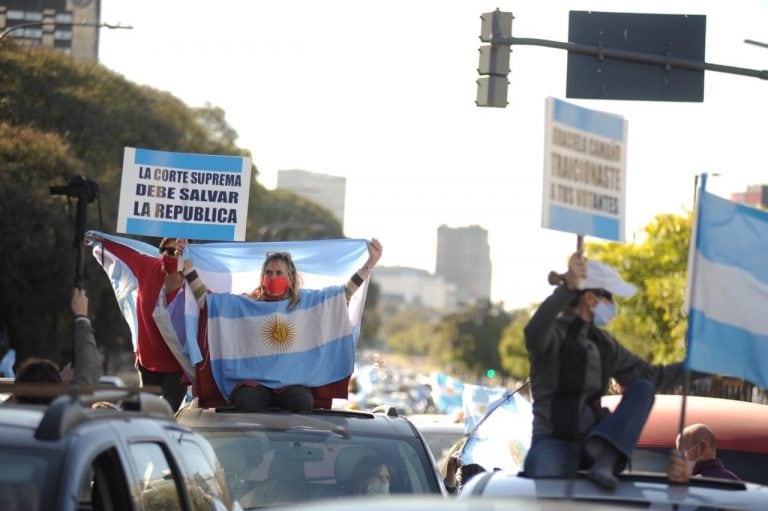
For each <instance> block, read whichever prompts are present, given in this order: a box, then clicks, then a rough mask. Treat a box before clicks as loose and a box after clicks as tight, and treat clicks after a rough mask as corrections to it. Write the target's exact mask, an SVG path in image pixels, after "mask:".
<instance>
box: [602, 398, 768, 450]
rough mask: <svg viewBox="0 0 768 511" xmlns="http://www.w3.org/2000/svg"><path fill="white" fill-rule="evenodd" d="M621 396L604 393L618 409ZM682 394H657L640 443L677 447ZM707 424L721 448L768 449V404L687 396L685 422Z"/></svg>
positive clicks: (609, 404)
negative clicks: (676, 440)
mask: <svg viewBox="0 0 768 511" xmlns="http://www.w3.org/2000/svg"><path fill="white" fill-rule="evenodd" d="M620 399H621V396H604V397H603V401H602V402H603V406H607V407H608V408H611V409H614V408H615V407H616V405H617V404H618V402H619V400H620ZM681 407H682V396H677V395H663V394H660V395H657V396H656V400H655V402H654V404H653V408H652V410H651V414H650V416H649V417H648V420H647V421H646V423H645V427H644V428H643V431H642V433H641V434H640V439H639V440H638V443H637V445H638V446H640V447H665V448H673V447H674V445H675V439H676V438H677V435H678V433H679V432H680V411H681ZM697 423H703V424H706V425H707V426H708V427H709V428H710V429H711V430H712V432H713V433H714V434H715V437H717V448H718V449H727V450H733V451H743V452H761V453H768V406H766V405H762V404H758V403H750V402H746V401H736V400H733V399H722V398H714V397H703V396H687V398H686V407H685V424H686V425H691V424H697Z"/></svg>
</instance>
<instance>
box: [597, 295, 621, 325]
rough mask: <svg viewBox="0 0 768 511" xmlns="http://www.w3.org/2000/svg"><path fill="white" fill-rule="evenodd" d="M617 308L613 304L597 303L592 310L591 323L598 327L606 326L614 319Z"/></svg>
mask: <svg viewBox="0 0 768 511" xmlns="http://www.w3.org/2000/svg"><path fill="white" fill-rule="evenodd" d="M616 311H617V307H616V304H615V303H605V302H603V301H599V302H597V305H595V307H594V308H593V309H592V322H593V323H594V324H596V325H598V326H603V325H607V324H608V323H610V321H611V320H612V319H613V318H615V317H616Z"/></svg>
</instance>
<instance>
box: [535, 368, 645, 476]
mask: <svg viewBox="0 0 768 511" xmlns="http://www.w3.org/2000/svg"><path fill="white" fill-rule="evenodd" d="M654 393H655V388H654V386H653V384H652V383H651V382H650V381H648V380H636V381H634V382H632V383H631V384H630V385H629V386H627V388H626V389H625V390H624V394H623V395H622V397H621V401H619V404H618V406H617V407H616V410H614V412H613V413H611V414H610V415H608V416H607V417H605V418H604V419H603V420H601V421H600V422H598V423H597V425H595V426H594V427H593V428H592V429H591V430H590V431H589V433H587V436H586V437H585V439H584V441H583V442H570V441H567V440H561V439H559V438H555V437H553V436H550V435H539V436H536V437H534V438H533V439H532V440H531V448H530V449H529V450H528V454H527V455H526V457H525V464H524V466H523V471H524V473H525V475H526V476H528V477H569V476H572V475H575V474H576V472H577V471H578V470H586V469H588V468H589V466H590V465H591V464H592V461H593V459H594V457H595V456H596V455H597V453H598V452H599V448H600V447H601V446H602V442H607V443H609V444H610V445H612V446H613V447H614V448H616V450H617V451H618V452H619V454H620V455H619V456H618V459H617V460H616V465H615V466H614V472H617V473H618V472H621V471H622V470H623V469H624V467H625V466H626V464H627V460H628V459H630V458H631V457H632V453H633V452H634V450H635V445H637V440H638V438H640V432H641V431H642V430H643V426H644V425H645V421H646V419H648V414H650V412H651V407H652V406H653V400H654ZM601 441H602V442H601Z"/></svg>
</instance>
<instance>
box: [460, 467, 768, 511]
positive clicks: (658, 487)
mask: <svg viewBox="0 0 768 511" xmlns="http://www.w3.org/2000/svg"><path fill="white" fill-rule="evenodd" d="M479 497H482V498H488V499H500V498H510V499H511V501H510V502H514V503H515V505H514V509H532V508H533V505H539V504H540V505H542V506H543V505H545V503H547V504H550V503H552V502H560V503H562V504H563V509H571V508H576V506H584V505H585V504H586V505H589V506H591V507H592V509H594V510H601V509H669V510H675V511H686V510H689V511H693V510H702V509H733V510H755V511H757V510H764V509H768V488H766V487H765V486H761V485H756V484H752V483H745V482H741V481H730V480H729V481H726V480H721V479H708V478H693V479H691V481H690V482H689V483H687V484H675V483H670V482H669V481H668V480H667V478H666V475H665V474H651V473H644V474H642V473H627V472H624V473H622V474H620V475H619V482H618V484H617V485H616V488H614V489H613V490H606V489H604V488H602V487H600V486H598V485H596V484H595V483H593V482H592V481H590V480H589V479H587V477H586V472H583V471H582V472H579V473H578V474H577V475H575V476H574V477H571V478H538V479H532V478H528V477H525V476H523V475H522V474H519V473H513V472H506V471H495V472H485V473H482V474H478V475H477V476H475V477H473V478H472V479H470V480H469V481H468V482H467V484H466V485H465V486H464V487H462V490H461V492H460V493H459V495H458V498H459V499H476V498H479ZM526 500H527V504H526V503H525V501H526ZM510 506H511V504H510ZM534 509H539V507H536V508H534Z"/></svg>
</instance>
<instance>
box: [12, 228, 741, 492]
mask: <svg viewBox="0 0 768 511" xmlns="http://www.w3.org/2000/svg"><path fill="white" fill-rule="evenodd" d="M90 241H92V242H93V241H96V242H100V243H103V244H104V247H105V248H106V249H108V250H110V251H111V252H112V253H114V254H116V255H117V256H118V257H120V259H121V260H122V261H124V262H125V263H126V264H127V265H128V266H129V267H130V269H131V271H132V272H133V274H134V275H135V276H136V279H137V282H138V301H137V316H138V317H137V320H138V340H137V344H136V349H135V355H136V368H137V371H138V374H139V378H140V384H141V385H142V386H147V385H155V386H157V387H159V388H160V389H161V392H162V395H163V397H165V399H166V400H167V401H168V403H169V404H170V405H171V407H172V408H173V409H177V408H178V407H179V406H180V404H181V403H182V400H183V399H184V397H185V395H186V394H187V389H188V386H189V385H190V383H191V382H190V381H189V380H188V379H187V378H186V377H185V375H184V371H183V370H182V367H181V365H180V363H179V361H178V359H177V358H178V357H177V356H176V354H174V352H173V350H172V349H171V348H169V346H168V344H167V343H166V341H165V339H164V337H163V333H162V331H161V328H159V326H158V324H157V321H156V318H157V307H158V302H162V303H163V304H165V303H170V302H171V301H173V300H174V298H176V296H177V295H178V294H179V293H180V292H182V290H183V288H184V283H185V281H186V282H187V283H188V285H189V289H190V290H191V292H192V293H193V294H194V297H195V298H196V300H197V302H198V304H199V306H200V309H201V311H203V312H205V309H206V303H207V302H206V298H207V297H209V295H211V294H212V291H211V290H209V289H208V288H207V287H206V285H205V283H203V281H202V279H201V277H200V275H199V273H198V272H197V270H196V269H195V268H194V266H192V263H191V262H190V261H189V260H187V259H184V258H182V254H183V252H184V250H185V248H186V247H187V242H186V240H182V239H175V240H174V239H169V238H163V239H162V240H161V241H160V243H159V245H158V248H159V252H160V254H159V257H151V256H148V255H145V254H142V253H140V252H138V251H136V250H133V249H130V248H127V247H126V246H124V245H121V244H119V243H115V242H113V241H110V240H108V239H102V238H100V237H97V238H94V237H92V238H91V239H90ZM368 252H369V256H368V259H367V262H366V263H365V264H364V265H363V266H362V267H361V268H360V269H359V270H357V271H356V272H355V273H354V274H353V275H352V276H351V277H350V279H349V280H348V282H347V283H346V284H345V285H344V286H338V289H336V290H335V292H338V293H343V296H344V297H345V298H346V300H347V301H349V299H350V298H351V297H352V295H353V294H354V293H355V291H356V290H357V289H358V288H359V287H360V286H361V285H362V284H363V282H364V281H365V280H366V279H368V278H369V277H370V275H371V271H372V270H373V268H374V266H375V265H376V264H377V262H378V261H379V259H380V257H381V254H382V246H381V243H380V242H379V241H378V240H376V239H375V238H374V239H372V240H371V241H370V242H368ZM257 284H258V285H257V286H256V287H255V288H254V289H253V291H252V292H250V293H248V294H247V295H244V297H243V298H244V299H247V300H254V301H263V302H284V303H286V304H287V307H286V311H287V313H288V314H290V313H291V311H294V310H295V309H296V308H297V305H299V304H301V303H302V300H305V301H306V300H311V295H310V293H312V292H314V291H312V290H307V289H304V288H303V287H302V281H301V277H300V272H299V270H298V269H297V268H296V265H295V264H294V262H293V260H292V257H291V254H289V253H286V252H280V253H270V254H268V256H267V257H266V259H265V261H264V263H263V266H262V269H261V275H260V280H259V282H258V283H257ZM636 291H637V289H636V287H635V286H634V285H632V284H630V283H628V282H625V281H624V280H623V279H622V277H621V276H620V275H619V273H618V272H617V271H616V270H615V269H613V268H611V267H609V266H607V265H605V264H602V263H599V262H597V261H592V260H587V259H586V258H585V257H584V255H583V253H582V252H581V251H577V252H576V253H574V254H573V255H572V256H571V257H570V259H569V262H568V270H567V272H566V273H565V274H563V275H562V277H561V279H560V282H559V284H558V285H557V287H556V288H555V290H554V292H553V293H552V294H551V295H550V296H549V297H547V298H546V299H545V300H544V301H543V302H542V304H541V305H540V306H539V307H538V308H537V310H536V311H535V313H534V314H533V315H532V317H531V318H530V320H529V322H528V324H527V325H526V326H525V328H524V338H525V346H526V348H527V350H528V353H529V356H530V361H531V394H532V400H533V412H534V413H533V416H534V419H533V434H532V438H531V446H530V449H529V450H528V453H527V455H526V458H525V463H524V468H523V473H524V475H525V476H527V477H532V478H546V477H572V476H575V475H576V473H577V472H578V471H581V470H584V471H586V473H587V476H588V478H589V479H591V480H592V481H593V482H594V483H595V484H597V485H599V486H601V487H604V488H607V489H612V488H614V487H615V486H616V485H617V483H618V478H617V474H619V473H620V472H621V471H622V470H623V469H624V468H625V467H626V465H627V463H628V461H629V460H630V459H631V456H632V453H633V451H634V449H635V446H636V444H637V440H638V438H639V435H640V432H641V431H642V429H643V426H644V424H645V422H646V419H647V417H648V415H649V413H650V410H651V407H652V405H653V402H654V395H655V394H656V393H657V392H659V391H664V390H666V389H671V388H673V387H675V386H678V385H679V384H681V382H682V381H683V377H684V374H685V373H684V370H683V366H682V363H674V364H668V365H654V364H650V363H649V362H647V361H646V360H644V359H643V358H641V357H639V356H637V355H635V354H633V353H632V352H630V351H628V350H627V349H625V348H624V347H623V346H622V345H621V344H620V343H619V341H618V340H617V339H616V338H614V337H613V336H612V335H611V334H610V333H608V332H607V331H606V330H605V329H604V327H605V325H607V324H608V323H609V322H610V321H611V320H612V319H613V318H614V317H615V315H616V313H617V305H616V301H615V298H614V297H616V296H619V297H630V296H632V295H633V294H634V293H635V292H636ZM71 309H72V313H73V321H74V338H75V364H74V367H67V368H64V369H63V370H62V369H60V368H59V367H58V366H57V365H56V364H55V363H54V362H53V361H51V360H47V359H37V358H30V359H28V360H25V361H23V362H22V363H21V364H20V366H19V368H18V371H17V376H16V382H18V383H25V382H38V383H39V382H46V383H51V384H57V385H65V384H77V385H93V384H96V383H98V381H99V377H100V376H101V374H102V365H103V357H102V355H101V352H100V351H99V349H98V347H97V344H96V341H95V332H94V329H93V327H92V325H91V321H90V318H89V316H88V297H87V295H86V292H85V290H83V289H77V288H76V289H74V290H73V294H72V300H71ZM200 331H201V332H202V333H203V334H204V333H205V328H204V327H203V328H201V329H200ZM244 342H247V340H245V341H244ZM201 345H203V346H204V345H205V341H204V339H203V340H202V341H201ZM204 364H205V362H204V363H203V365H204ZM697 376H703V375H700V374H698V373H695V374H693V377H694V378H695V377H697ZM612 381H615V382H617V383H618V385H619V386H620V388H621V394H622V396H621V400H620V402H619V404H618V406H617V407H616V408H615V410H613V411H612V412H610V411H609V410H607V409H606V408H603V407H601V404H600V398H601V397H602V396H603V395H605V394H606V393H607V392H608V389H609V385H610V384H611V382H612ZM343 383H344V389H343V394H344V395H346V392H347V390H348V383H349V378H347V379H346V380H344V382H343ZM192 388H193V389H194V386H193V387H192ZM224 398H225V399H226V400H227V402H228V403H229V404H231V405H233V406H234V407H237V408H239V409H243V410H265V409H268V408H272V407H277V408H283V409H287V410H290V411H293V412H307V411H311V410H312V409H313V408H322V407H330V404H331V401H330V399H329V394H324V393H323V392H318V389H317V388H314V387H309V386H305V385H292V386H288V387H285V388H271V387H268V386H266V385H264V384H263V383H262V382H261V381H260V380H259V375H253V377H252V378H250V379H243V380H242V381H241V382H240V383H239V384H238V385H236V386H235V387H234V390H233V391H232V393H231V395H228V396H224ZM14 400H16V401H18V402H28V403H40V402H47V400H50V398H49V397H39V396H23V395H16V396H14ZM676 447H677V448H676V450H675V451H673V453H672V454H671V456H670V460H669V468H668V475H669V478H670V480H672V481H674V482H685V481H687V480H689V479H690V477H692V476H707V477H719V478H725V479H738V476H737V475H735V474H733V473H732V472H730V471H729V470H728V469H727V468H726V467H725V466H724V465H723V464H722V462H721V461H720V460H719V459H718V458H717V457H716V437H715V434H714V433H713V432H712V431H711V430H710V429H709V428H708V427H707V426H706V425H704V424H694V425H691V426H688V427H686V428H685V429H684V430H682V432H681V434H680V435H679V436H678V438H677V441H676ZM457 452H458V449H456V450H454V452H452V453H451V454H450V455H449V456H448V457H447V458H446V459H445V460H443V470H444V474H443V475H444V478H445V479H444V482H445V486H446V488H448V490H449V492H451V493H457V492H459V491H460V490H461V487H462V485H463V484H465V483H466V481H467V480H468V479H469V478H471V477H473V476H475V475H477V474H478V473H481V472H483V471H485V470H491V469H493V467H482V466H479V465H477V466H473V465H466V466H462V465H461V462H460V460H459V458H458V455H457ZM354 472H355V474H356V476H357V479H356V483H355V488H354V489H353V491H354V492H355V493H359V494H370V495H373V494H377V495H378V494H386V493H388V492H389V480H390V478H391V475H392V474H391V468H390V467H389V466H387V465H386V464H385V463H383V462H381V461H380V460H377V459H373V458H371V459H367V458H364V459H363V460H361V461H360V464H359V466H358V467H355V471H354Z"/></svg>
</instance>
